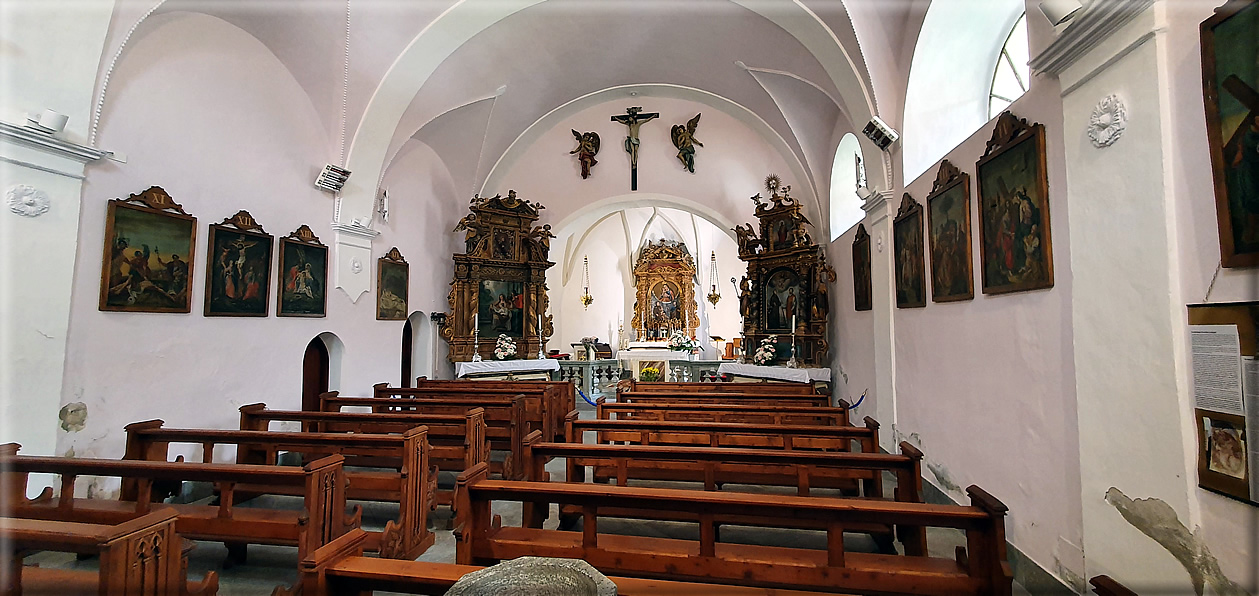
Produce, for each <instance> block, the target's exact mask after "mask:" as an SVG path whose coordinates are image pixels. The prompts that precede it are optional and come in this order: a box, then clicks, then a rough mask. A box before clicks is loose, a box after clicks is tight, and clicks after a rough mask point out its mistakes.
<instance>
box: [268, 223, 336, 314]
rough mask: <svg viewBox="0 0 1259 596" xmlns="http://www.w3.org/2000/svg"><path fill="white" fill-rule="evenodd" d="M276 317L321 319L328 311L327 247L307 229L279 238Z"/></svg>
mask: <svg viewBox="0 0 1259 596" xmlns="http://www.w3.org/2000/svg"><path fill="white" fill-rule="evenodd" d="M279 277H280V280H279V284H278V289H277V290H276V292H275V294H276V304H275V314H276V316H280V317H322V316H326V315H327V312H328V247H327V246H325V245H324V244H323V243H322V242H320V241H319V238H318V237H317V236H315V233H314V232H312V231H311V230H310V228H309V227H308V226H304V225H303V226H302V227H300V228H297V230H296V231H294V232H293V233H292V234H289V235H288V236H286V237H284V238H281V239H280V276H279Z"/></svg>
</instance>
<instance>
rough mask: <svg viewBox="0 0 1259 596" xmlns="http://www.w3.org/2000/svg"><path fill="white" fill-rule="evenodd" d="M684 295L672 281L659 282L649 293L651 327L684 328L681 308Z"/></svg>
mask: <svg viewBox="0 0 1259 596" xmlns="http://www.w3.org/2000/svg"><path fill="white" fill-rule="evenodd" d="M681 296H682V293H681V292H680V291H678V286H677V284H675V283H673V282H671V281H658V282H656V284H655V285H654V286H652V287H651V289H650V290H648V291H647V297H648V308H649V309H650V311H649V312H650V317H649V321H650V326H652V327H670V328H672V327H683V326H685V325H684V324H685V321H683V320H682V307H681V302H680V301H681Z"/></svg>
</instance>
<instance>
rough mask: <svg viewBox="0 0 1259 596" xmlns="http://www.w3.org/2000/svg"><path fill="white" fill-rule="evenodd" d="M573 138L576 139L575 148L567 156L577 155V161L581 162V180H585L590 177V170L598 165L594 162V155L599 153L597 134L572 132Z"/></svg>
mask: <svg viewBox="0 0 1259 596" xmlns="http://www.w3.org/2000/svg"><path fill="white" fill-rule="evenodd" d="M573 138H575V139H577V148H576V149H573V150H572V151H569V152H568V154H569V155H572V154H574V153H576V154H577V160H578V161H580V162H581V178H582V180H585V179H586V178H589V177H590V168H593V167H595V164H597V163H599V162H598V161H596V160H595V154H596V153H598V152H599V133H597V132H587V133H580V132H577V131H576V130H574V131H573Z"/></svg>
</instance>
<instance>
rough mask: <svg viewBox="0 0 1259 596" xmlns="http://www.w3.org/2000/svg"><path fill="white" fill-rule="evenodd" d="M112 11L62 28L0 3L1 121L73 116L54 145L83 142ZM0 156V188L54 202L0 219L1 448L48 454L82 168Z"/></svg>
mask: <svg viewBox="0 0 1259 596" xmlns="http://www.w3.org/2000/svg"><path fill="white" fill-rule="evenodd" d="M112 6H113V2H112V1H111V0H89V1H85V2H81V3H78V4H77V5H76V7H75V9H76V11H75V15H74V17H75V18H73V19H64V18H62V17H63V16H64V15H63V14H62V12H61V11H59V10H58V9H59V8H60V7H59V6H55V5H54V3H39V2H4V3H0V79H2V80H3V85H0V119H3V120H4V121H6V122H9V123H13V124H18V125H22V124H25V120H26V114H27V113H32V112H33V113H39V112H42V111H43V110H44V109H52V110H55V111H57V112H60V113H62V114H65V115H67V116H69V117H70V119H69V122H68V123H67V125H66V129H65V131H64V132H63V133H62V134H61V135H60V136H61V137H62V138H64V139H66V140H69V141H72V142H77V143H83V142H84V140H85V139H86V137H87V134H86V133H87V126H88V115H89V113H90V112H91V93H92V79H93V77H94V73H95V71H96V67H97V64H98V63H99V61H100V55H101V48H102V45H103V43H104V38H105V31H106V29H107V28H108V26H109V19H110V11H111V9H112ZM53 75H57V76H53ZM0 153H2V154H3V156H4V158H5V160H6V161H5V162H4V163H3V164H0V188H4V189H6V190H7V189H8V188H10V187H12V186H13V185H17V184H25V185H30V186H33V187H35V188H36V189H38V190H40V191H42V192H44V193H46V194H47V195H48V197H49V199H50V201H51V206H50V208H49V210H48V212H47V213H45V214H43V215H41V216H39V217H37V218H33V219H30V218H25V217H20V216H18V215H15V214H13V213H10V212H9V211H8V209H7V208H6V209H4V211H3V213H0V275H2V276H3V277H2V278H0V280H2V281H0V286H2V288H0V363H3V364H0V406H2V408H3V409H2V410H0V412H2V415H0V442H10V441H12V442H17V443H20V444H22V452H23V453H26V454H32V455H51V454H53V453H54V452H55V449H56V440H57V425H58V418H57V410H58V408H59V407H60V397H61V387H62V372H63V365H64V362H65V354H66V335H67V331H68V327H69V325H70V287H71V281H72V279H73V273H74V260H75V250H76V247H75V241H76V237H77V229H78V222H79V195H80V188H81V180H80V179H79V178H77V177H75V176H81V175H82V174H83V171H84V169H83V164H82V163H81V162H79V161H76V160H73V159H69V158H66V157H64V156H57V155H54V154H52V153H48V152H44V151H40V150H37V149H34V148H31V147H29V146H24V145H18V144H14V143H10V142H8V140H7V139H6V140H5V142H4V143H3V144H2V146H0ZM9 160H16V162H18V163H14V162H11V161H9ZM21 163H26V164H34V165H35V166H36V167H34V168H32V167H27V166H23V165H20V164H21ZM52 172H61V174H58V173H52Z"/></svg>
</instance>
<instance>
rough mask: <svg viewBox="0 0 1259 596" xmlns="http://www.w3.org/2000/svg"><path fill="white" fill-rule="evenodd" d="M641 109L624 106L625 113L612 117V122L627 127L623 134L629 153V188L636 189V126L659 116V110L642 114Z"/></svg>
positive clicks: (626, 149)
mask: <svg viewBox="0 0 1259 596" xmlns="http://www.w3.org/2000/svg"><path fill="white" fill-rule="evenodd" d="M642 111H643V109H642V108H641V107H634V108H625V114H619V115H616V116H613V117H612V121H613V122H620V123H621V124H624V125H625V126H628V127H629V133H628V134H627V135H626V136H625V151H626V152H627V153H629V154H630V190H638V144H639V142H638V127H640V126H642V125H643V123H644V122H648V121H650V120H655V119H656V118H659V117H660V113H659V112H651V113H647V114H643V113H642Z"/></svg>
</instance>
